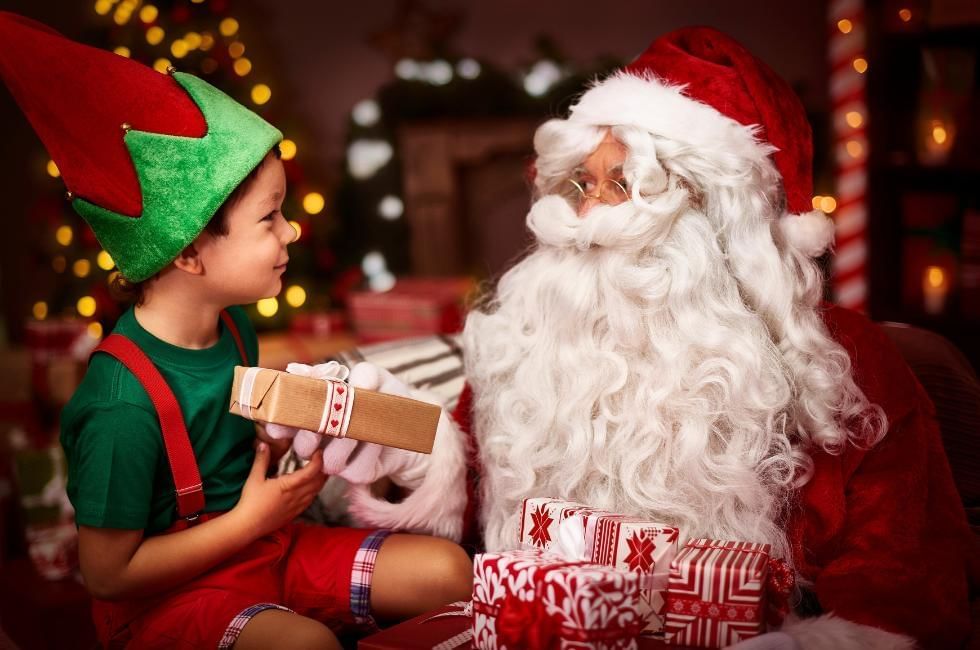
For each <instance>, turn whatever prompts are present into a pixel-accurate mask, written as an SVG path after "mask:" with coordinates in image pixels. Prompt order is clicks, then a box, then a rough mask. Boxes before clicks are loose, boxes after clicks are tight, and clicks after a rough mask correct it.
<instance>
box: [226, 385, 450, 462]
mask: <svg viewBox="0 0 980 650" xmlns="http://www.w3.org/2000/svg"><path fill="white" fill-rule="evenodd" d="M229 410H230V411H231V412H232V413H235V414H236V415H241V416H242V417H245V418H248V419H250V420H257V421H259V422H275V423H277V424H283V425H286V426H290V427H296V428H299V429H306V430H308V431H315V432H318V433H320V434H322V435H328V436H334V437H338V438H344V437H347V438H354V439H355V440H363V441H365V442H374V443H377V444H379V445H387V446H389V447H398V448H400V449H408V450H410V451H418V452H421V453H425V454H428V453H431V452H432V443H433V440H434V439H435V435H436V427H437V426H438V424H439V414H440V413H441V411H442V409H441V408H439V407H438V406H435V405H434V404H427V403H425V402H420V401H418V400H413V399H409V398H407V397H401V396H399V395H389V394H386V393H379V392H376V391H372V390H364V389H355V388H354V387H353V386H351V385H350V384H348V383H347V382H345V381H339V380H335V379H314V378H312V377H303V376H300V375H291V374H289V373H287V372H281V371H278V370H269V369H267V368H245V367H242V366H237V367H236V368H235V379H234V383H233V384H232V388H231V404H230V406H229Z"/></svg>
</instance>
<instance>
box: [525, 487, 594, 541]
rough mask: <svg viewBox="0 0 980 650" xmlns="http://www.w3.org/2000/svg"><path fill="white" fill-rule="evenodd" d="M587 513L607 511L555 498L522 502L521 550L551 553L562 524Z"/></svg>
mask: <svg viewBox="0 0 980 650" xmlns="http://www.w3.org/2000/svg"><path fill="white" fill-rule="evenodd" d="M586 512H606V511H605V510H600V509H599V508H590V507H589V506H586V505H584V504H581V503H577V502H575V501H565V500H564V499H556V498H553V497H534V498H530V499H524V501H523V502H521V513H520V530H519V531H518V533H517V542H518V543H519V544H520V545H521V548H526V549H540V550H542V551H551V550H552V549H553V548H554V546H555V544H556V543H557V542H558V528H559V526H560V525H561V523H562V522H563V521H565V520H566V519H568V518H569V517H571V516H573V515H576V514H582V513H586ZM610 514H612V513H610Z"/></svg>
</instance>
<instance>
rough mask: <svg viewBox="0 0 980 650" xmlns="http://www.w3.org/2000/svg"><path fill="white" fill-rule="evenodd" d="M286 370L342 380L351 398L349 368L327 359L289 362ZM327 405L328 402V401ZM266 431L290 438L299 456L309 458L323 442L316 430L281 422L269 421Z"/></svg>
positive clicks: (292, 372)
mask: <svg viewBox="0 0 980 650" xmlns="http://www.w3.org/2000/svg"><path fill="white" fill-rule="evenodd" d="M286 372H288V373H289V374H291V375H297V376H299V377H310V378H312V379H322V380H324V381H333V382H344V389H345V390H346V391H349V392H348V394H349V399H348V401H352V400H353V392H354V391H353V387H350V386H349V385H348V384H347V383H346V381H347V378H348V377H349V376H350V368H348V367H347V366H345V365H343V364H340V363H337V362H336V361H328V362H327V363H321V364H317V365H315V366H309V365H306V364H305V363H290V364H289V365H287V366H286ZM328 405H329V402H328ZM265 429H266V432H267V433H268V434H269V435H270V436H271V437H273V438H292V437H293V436H295V438H294V440H293V449H295V450H296V453H297V454H298V455H299V456H300V457H301V458H309V457H310V456H312V455H313V452H314V451H316V450H317V449H318V448H319V447H320V446H321V445H322V443H323V440H324V435H323V434H322V433H319V432H316V431H306V430H299V431H297V430H296V429H294V428H292V427H287V426H284V425H281V424H275V423H269V424H267V425H266V427H265Z"/></svg>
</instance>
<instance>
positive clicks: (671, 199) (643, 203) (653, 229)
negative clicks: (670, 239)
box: [527, 183, 689, 252]
mask: <svg viewBox="0 0 980 650" xmlns="http://www.w3.org/2000/svg"><path fill="white" fill-rule="evenodd" d="M688 199H689V194H688V191H687V190H686V189H684V188H683V187H681V186H680V185H678V184H677V183H671V186H669V187H668V189H667V190H666V191H664V192H661V193H659V194H657V195H655V196H652V197H642V196H639V195H638V194H637V193H634V197H633V200H630V201H625V202H623V203H620V204H619V205H614V206H613V205H605V204H599V205H596V206H595V207H593V208H592V209H591V210H589V211H588V212H587V213H586V214H585V215H583V216H581V217H580V216H579V215H578V214H576V212H575V209H574V208H573V207H572V205H571V204H570V203H569V202H568V201H567V200H566V199H565V198H563V197H561V196H557V195H547V196H544V197H542V198H541V199H539V200H538V201H536V202H535V203H534V205H532V206H531V210H530V212H529V213H528V215H527V226H528V229H529V230H530V231H531V232H532V233H533V234H534V237H535V238H536V240H537V241H538V243H539V244H540V245H541V246H549V247H553V248H559V249H561V248H569V249H576V250H580V251H585V250H589V249H594V248H606V249H617V250H620V251H622V252H627V251H639V250H642V249H644V248H646V247H648V246H650V245H651V244H656V243H658V242H660V241H662V240H663V239H664V238H665V237H666V236H667V234H668V233H669V232H670V229H671V227H672V226H673V223H674V220H675V219H676V218H677V217H678V216H679V215H680V214H681V213H682V212H683V211H684V210H685V209H686V208H687V207H688Z"/></svg>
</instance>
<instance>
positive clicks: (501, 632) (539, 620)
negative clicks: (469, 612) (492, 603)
mask: <svg viewBox="0 0 980 650" xmlns="http://www.w3.org/2000/svg"><path fill="white" fill-rule="evenodd" d="M558 628H559V626H558V624H557V622H556V621H555V619H554V618H553V617H552V616H550V615H549V614H548V612H547V610H546V609H545V606H544V603H542V602H541V600H540V599H534V600H532V601H530V602H528V601H523V600H521V599H520V598H518V597H517V596H516V595H515V594H507V596H506V597H505V598H504V601H503V602H502V603H501V604H500V613H499V614H497V640H498V642H499V643H500V645H502V646H505V647H507V648H526V649H527V650H549V649H550V648H551V647H553V645H554V642H555V641H557V640H558V638H559V637H558Z"/></svg>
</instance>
